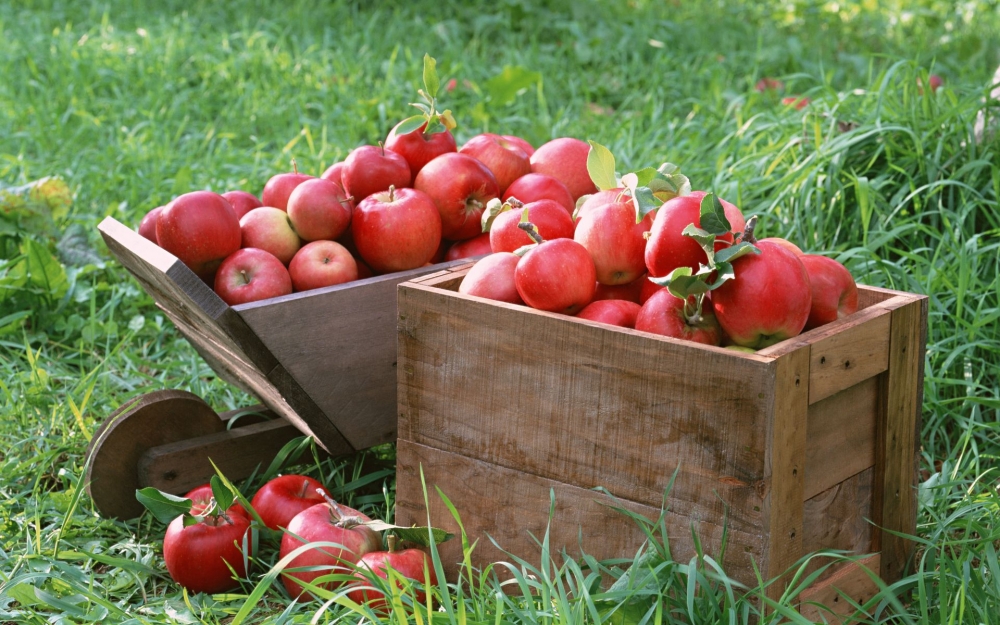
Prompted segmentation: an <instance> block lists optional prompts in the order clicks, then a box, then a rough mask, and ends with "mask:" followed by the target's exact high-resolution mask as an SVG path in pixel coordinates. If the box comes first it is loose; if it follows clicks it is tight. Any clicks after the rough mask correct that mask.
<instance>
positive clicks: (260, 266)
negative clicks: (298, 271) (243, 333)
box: [215, 247, 294, 306]
mask: <svg viewBox="0 0 1000 625" xmlns="http://www.w3.org/2000/svg"><path fill="white" fill-rule="evenodd" d="M293 260H294V259H293ZM215 292H216V293H217V294H218V295H219V297H221V298H222V301H224V302H225V303H227V304H229V305H230V306H236V305H237V304H246V303H248V302H256V301H259V300H262V299H270V298H272V297H278V296H280V295H288V294H289V293H291V292H292V279H291V278H290V277H289V275H288V270H287V269H285V265H284V264H283V263H282V262H281V261H280V260H278V259H277V258H276V257H275V256H274V254H271V253H268V252H265V251H264V250H259V249H257V248H255V247H245V248H243V249H241V250H236V251H235V252H233V253H232V254H230V255H229V256H227V257H226V260H224V261H222V264H221V265H220V266H219V271H218V272H216V274H215Z"/></svg>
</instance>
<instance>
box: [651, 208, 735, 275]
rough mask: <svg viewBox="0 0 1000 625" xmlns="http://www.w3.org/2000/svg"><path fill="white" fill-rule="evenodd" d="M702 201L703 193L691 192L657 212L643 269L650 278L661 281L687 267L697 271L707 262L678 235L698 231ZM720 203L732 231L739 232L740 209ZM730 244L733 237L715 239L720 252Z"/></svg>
mask: <svg viewBox="0 0 1000 625" xmlns="http://www.w3.org/2000/svg"><path fill="white" fill-rule="evenodd" d="M703 197H705V192H704V191H694V192H692V193H690V194H688V195H682V196H678V197H675V198H673V199H670V200H667V202H666V203H664V204H663V206H661V207H660V208H659V209H657V211H656V217H655V218H654V219H653V227H652V228H651V229H650V231H649V241H648V242H647V244H646V267H647V268H648V269H649V275H651V276H654V277H657V278H661V277H663V276H666V275H669V274H670V272H671V271H673V270H674V269H677V268H678V267H690V268H691V270H692V271H697V270H698V267H699V265H700V264H701V263H707V262H708V256H706V255H705V251H704V250H703V249H701V246H699V245H698V242H697V241H695V240H694V239H692V238H691V237H686V236H684V235H683V234H681V233H682V232H684V229H685V228H687V227H688V225H689V224H694V225H695V226H698V227H701V200H702V198H703ZM719 201H720V202H721V203H722V207H723V210H724V211H725V214H726V219H728V220H729V225H730V226H731V227H732V231H733V232H739V231H742V230H743V228H744V226H745V225H746V221H745V220H744V219H743V214H742V213H741V212H740V209H738V208H736V207H735V206H734V205H732V204H730V203H729V202H726V201H725V200H722V199H720V200H719ZM732 242H733V235H732V234H725V235H722V236H720V237H717V238H716V243H715V250H716V251H719V250H720V249H722V248H723V247H724V246H725V245H727V244H729V243H732Z"/></svg>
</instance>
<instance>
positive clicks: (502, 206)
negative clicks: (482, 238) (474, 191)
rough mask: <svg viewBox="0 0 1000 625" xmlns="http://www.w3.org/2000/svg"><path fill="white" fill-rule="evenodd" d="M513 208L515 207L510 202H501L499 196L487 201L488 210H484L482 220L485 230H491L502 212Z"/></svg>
mask: <svg viewBox="0 0 1000 625" xmlns="http://www.w3.org/2000/svg"><path fill="white" fill-rule="evenodd" d="M512 208H513V207H512V206H511V205H510V202H501V201H500V200H499V198H493V199H492V200H490V201H489V202H487V203H486V210H484V211H483V217H482V219H481V220H480V223H481V224H482V226H483V232H489V231H490V228H492V227H493V222H494V220H496V218H497V217H499V216H500V213H504V212H507V211H509V210H511V209H512ZM522 217H523V215H522Z"/></svg>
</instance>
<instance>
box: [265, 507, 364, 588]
mask: <svg viewBox="0 0 1000 625" xmlns="http://www.w3.org/2000/svg"><path fill="white" fill-rule="evenodd" d="M370 520H371V519H369V518H368V517H367V516H365V515H364V514H362V513H360V512H358V511H357V510H354V509H352V508H348V507H347V506H344V505H340V504H337V503H336V502H333V501H332V500H331V501H328V502H326V503H321V504H319V505H315V506H310V507H308V508H306V509H305V510H303V511H302V512H299V513H298V514H296V515H295V516H294V517H293V518H292V520H291V521H289V522H288V528H287V531H286V532H285V533H284V535H282V537H281V548H280V550H279V557H280V558H282V559H283V558H285V557H286V556H288V555H289V554H291V553H292V552H293V551H295V550H297V549H299V548H301V547H302V546H303V545H306V544H307V543H312V542H327V543H334V544H335V545H338V546H336V547H334V546H323V547H320V546H316V547H311V548H309V549H306V550H304V551H303V552H302V553H300V554H298V555H297V556H295V557H294V558H292V559H291V561H290V562H289V563H288V566H287V567H286V568H285V570H284V571H283V572H282V583H284V585H285V590H287V591H288V594H289V595H291V596H292V598H293V599H298V598H299V597H302V596H303V595H306V596H307V597H310V598H311V597H312V595H311V594H310V593H309V592H308V591H307V590H306V588H305V587H304V586H302V584H301V583H300V582H309V583H313V582H314V580H316V578H318V577H322V576H324V575H329V574H331V573H333V574H338V573H339V574H342V575H347V574H350V569H349V568H348V567H349V566H350V565H351V564H356V563H357V562H358V560H360V559H361V556H363V555H364V554H366V553H368V552H370V551H377V550H379V549H381V548H382V541H381V540H380V539H379V536H378V534H376V533H375V531H374V530H372V529H371V528H370V527H368V526H367V525H364V523H365V522H367V521H370ZM307 567H308V568H313V567H321V568H318V569H317V570H304V571H303V570H299V571H297V570H295V569H296V568H307ZM341 585H343V582H339V581H328V582H323V583H321V584H320V587H321V588H325V589H328V590H333V589H335V588H337V587H339V586H341Z"/></svg>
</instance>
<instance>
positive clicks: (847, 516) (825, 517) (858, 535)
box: [802, 467, 875, 572]
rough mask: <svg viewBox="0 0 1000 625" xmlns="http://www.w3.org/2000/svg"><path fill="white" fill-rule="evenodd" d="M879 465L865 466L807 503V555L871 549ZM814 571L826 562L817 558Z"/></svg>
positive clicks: (810, 569)
mask: <svg viewBox="0 0 1000 625" xmlns="http://www.w3.org/2000/svg"><path fill="white" fill-rule="evenodd" d="M874 474H875V469H874V468H873V467H871V468H868V469H865V470H864V471H862V472H860V473H858V474H857V475H854V476H851V477H849V478H848V479H846V480H844V481H843V482H841V483H840V484H837V485H836V486H834V487H832V488H830V489H828V490H826V491H824V492H822V493H819V494H818V495H816V496H814V497H812V498H810V499H809V500H808V501H806V503H805V511H804V517H805V521H804V523H803V530H804V537H803V541H802V549H803V555H805V554H808V553H813V552H816V551H821V550H840V551H850V552H852V553H855V554H863V553H871V552H872V551H873V549H872V532H873V530H874V526H873V525H872V480H873V478H874ZM810 564H811V566H810V567H809V569H808V570H809V571H810V572H812V571H813V570H815V569H816V568H818V567H819V566H821V565H822V564H825V562H824V561H823V560H822V559H819V558H817V559H814V560H813V561H812V562H811V563H810Z"/></svg>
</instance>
